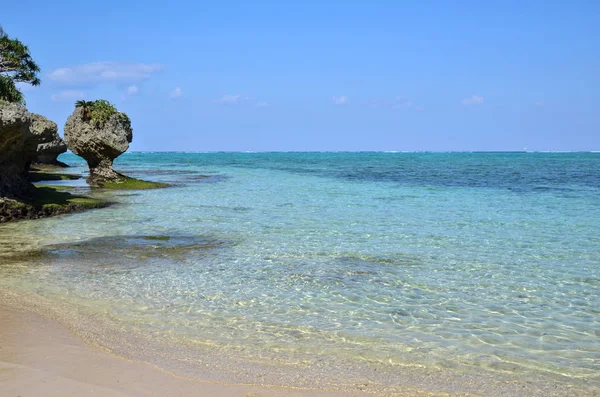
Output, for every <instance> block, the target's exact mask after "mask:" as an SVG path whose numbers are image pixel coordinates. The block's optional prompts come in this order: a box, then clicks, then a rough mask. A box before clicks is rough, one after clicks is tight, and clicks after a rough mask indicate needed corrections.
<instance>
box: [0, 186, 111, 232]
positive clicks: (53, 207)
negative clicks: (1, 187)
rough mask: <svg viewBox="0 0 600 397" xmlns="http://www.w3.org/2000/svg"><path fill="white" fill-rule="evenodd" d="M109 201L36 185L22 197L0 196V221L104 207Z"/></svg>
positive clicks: (43, 216) (35, 217) (42, 216)
mask: <svg viewBox="0 0 600 397" xmlns="http://www.w3.org/2000/svg"><path fill="white" fill-rule="evenodd" d="M108 205H110V203H109V202H106V201H103V200H99V199H95V198H92V197H85V196H78V195H74V194H70V193H67V192H64V191H58V190H57V189H55V188H53V187H46V186H45V187H36V188H35V189H33V190H32V192H31V193H30V194H29V195H28V196H26V197H23V198H22V199H19V200H15V199H10V198H5V197H1V198H0V223H3V222H9V221H16V220H22V219H37V218H45V217H49V216H55V215H61V214H68V213H71V212H81V211H84V210H88V209H93V208H104V207H107V206H108Z"/></svg>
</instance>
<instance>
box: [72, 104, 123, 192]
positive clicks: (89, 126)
mask: <svg viewBox="0 0 600 397" xmlns="http://www.w3.org/2000/svg"><path fill="white" fill-rule="evenodd" d="M64 132H65V142H66V143H67V146H68V148H69V149H71V151H72V152H73V153H75V154H76V155H78V156H81V157H83V158H84V159H85V160H86V161H87V163H88V166H89V167H90V176H89V178H88V183H90V184H97V183H101V182H106V181H116V180H119V179H120V178H122V175H121V174H119V173H117V172H115V170H113V167H112V165H113V161H114V159H116V158H117V157H119V156H120V155H121V154H123V153H125V151H127V149H128V148H129V144H130V143H131V141H132V139H133V130H132V129H131V124H130V122H129V119H128V118H127V116H125V115H124V114H123V113H119V112H117V113H115V114H113V115H111V116H110V117H109V118H108V119H107V120H106V121H104V123H103V124H102V125H98V124H94V123H93V122H92V121H91V120H89V119H86V118H85V117H84V113H83V110H82V109H81V108H76V109H75V111H74V112H73V114H71V116H69V118H68V119H67V122H66V124H65V129H64Z"/></svg>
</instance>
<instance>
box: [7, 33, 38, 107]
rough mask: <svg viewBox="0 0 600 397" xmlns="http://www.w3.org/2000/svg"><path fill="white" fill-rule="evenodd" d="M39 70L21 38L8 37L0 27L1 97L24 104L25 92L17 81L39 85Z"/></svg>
mask: <svg viewBox="0 0 600 397" xmlns="http://www.w3.org/2000/svg"><path fill="white" fill-rule="evenodd" d="M39 72H40V68H39V66H38V65H37V64H36V63H35V62H34V61H33V58H32V57H31V54H30V53H29V48H28V47H27V46H26V45H25V44H23V43H21V41H20V40H18V39H11V38H10V37H8V35H7V34H6V33H4V30H2V27H0V98H2V99H4V100H6V101H9V102H18V103H21V104H24V103H25V99H24V97H23V94H22V93H21V91H19V89H18V88H17V86H16V85H15V83H16V82H22V83H28V84H31V85H34V86H36V85H39V84H40V79H39V77H38V73H39Z"/></svg>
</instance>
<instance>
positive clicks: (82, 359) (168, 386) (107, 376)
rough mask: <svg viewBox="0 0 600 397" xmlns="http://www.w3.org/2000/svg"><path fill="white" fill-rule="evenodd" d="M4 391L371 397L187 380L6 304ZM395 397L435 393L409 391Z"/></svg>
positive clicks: (0, 334)
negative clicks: (112, 351)
mask: <svg viewBox="0 0 600 397" xmlns="http://www.w3.org/2000/svg"><path fill="white" fill-rule="evenodd" d="M0 391H1V393H0V394H1V395H2V396H3V397H37V396H47V397H67V396H77V397H86V396H102V397H112V396H114V397H125V396H156V397H159V396H160V397H170V396H186V397H188V396H214V397H220V396H247V397H274V396H289V397H302V396H306V397H360V396H368V395H371V394H368V393H364V392H338V391H327V390H311V389H298V388H282V387H272V386H269V385H246V384H227V383H223V382H213V381H202V380H198V379H188V378H183V377H179V376H177V375H175V374H172V373H169V372H166V371H164V370H162V369H160V368H158V367H156V366H154V365H151V364H148V363H143V362H137V361H132V360H127V359H124V358H121V357H118V356H116V355H113V354H111V353H108V352H105V351H103V350H101V349H98V348H94V347H91V346H89V345H87V344H86V343H84V342H83V341H82V340H81V339H80V338H79V337H77V336H75V335H74V334H73V333H72V332H71V331H70V330H69V329H68V328H66V327H65V326H63V325H62V324H60V323H58V322H55V321H53V320H50V319H47V318H44V317H42V316H40V315H37V314H34V313H30V312H27V311H23V310H18V309H15V308H12V307H10V306H7V305H6V304H0ZM394 395H405V396H430V395H432V394H430V393H428V392H422V391H418V390H413V389H411V390H406V393H404V392H403V393H401V394H397V393H394ZM437 395H447V394H446V393H441V394H437Z"/></svg>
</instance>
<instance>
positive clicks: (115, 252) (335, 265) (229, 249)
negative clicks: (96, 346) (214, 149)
mask: <svg viewBox="0 0 600 397" xmlns="http://www.w3.org/2000/svg"><path fill="white" fill-rule="evenodd" d="M63 157H64V158H61V159H62V160H63V161H66V162H68V163H71V164H76V165H77V167H76V168H75V169H74V171H80V172H83V171H85V168H84V167H83V165H84V164H83V163H82V161H81V159H78V158H77V157H75V156H72V155H71V156H69V155H67V156H63ZM116 168H117V169H119V170H120V171H123V172H125V173H127V174H129V175H131V176H134V177H140V178H144V179H150V180H156V181H166V182H172V183H173V184H174V186H173V187H171V188H168V189H161V190H151V191H136V192H115V193H103V194H104V195H107V196H108V197H109V198H111V199H112V200H114V201H117V202H118V204H117V205H115V206H113V207H110V208H108V209H103V210H96V211H90V212H86V213H81V214H74V215H70V216H66V217H59V218H52V219H45V220H39V221H32V222H21V223H16V224H7V225H2V226H0V241H1V243H0V250H2V251H4V252H8V251H11V252H12V251H14V250H15V249H17V250H21V251H26V250H30V249H33V250H38V251H39V252H38V253H36V254H35V255H31V254H30V255H28V256H23V255H21V256H19V257H18V258H17V260H15V259H11V260H8V259H6V260H4V262H5V263H4V265H3V266H0V287H4V288H13V289H21V290H26V291H34V292H36V293H37V294H40V295H44V296H47V297H54V298H56V299H61V300H63V301H68V302H70V303H72V304H73V305H77V306H78V307H83V308H85V309H86V310H90V311H97V312H98V313H100V312H101V313H103V315H107V316H110V317H111V318H113V319H116V320H118V321H119V322H120V323H121V324H123V327H125V328H127V327H130V328H132V329H133V328H135V329H137V330H142V331H145V332H149V333H161V332H164V333H168V334H169V335H171V336H174V337H177V338H181V339H182V340H196V341H210V342H211V343H214V344H221V345H235V346H246V347H248V348H249V349H258V348H260V349H264V350H270V351H281V352H287V353H290V352H292V353H293V352H301V353H308V354H320V353H326V354H329V355H333V356H334V357H335V356H336V355H339V356H340V357H347V358H360V359H366V360H370V361H372V362H381V363H384V364H386V365H390V364H391V365H393V364H417V365H422V366H425V367H445V368H448V367H450V368H475V369H477V368H487V369H490V370H492V371H501V372H504V373H506V372H509V373H510V372H514V373H517V372H519V373H523V372H530V373H536V372H540V373H541V372H544V373H553V374H561V375H566V376H568V377H571V378H573V379H576V378H586V379H588V380H589V381H592V382H598V381H600V379H599V375H598V374H599V373H600V226H599V223H600V154H586V153H574V154H568V153H564V154H563V153H561V154H552V153H543V154H542V153H493V154H492V153H448V154H444V153H438V154H431V153H422V154H416V153H414V154H413V153H205V154H184V153H145V154H141V153H131V154H126V155H124V156H122V157H121V158H120V159H118V161H117V162H116ZM71 171H73V170H71Z"/></svg>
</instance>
